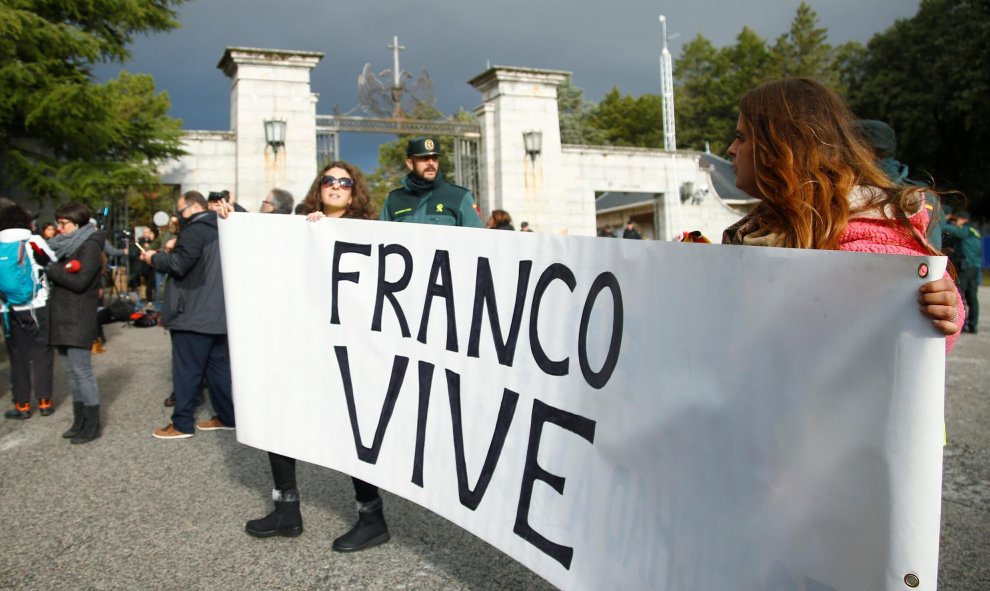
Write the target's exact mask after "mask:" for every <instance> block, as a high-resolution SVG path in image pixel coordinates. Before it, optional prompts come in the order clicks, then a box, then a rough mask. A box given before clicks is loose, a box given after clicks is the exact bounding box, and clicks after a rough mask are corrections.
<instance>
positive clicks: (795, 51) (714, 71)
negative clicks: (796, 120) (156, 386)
mask: <svg viewBox="0 0 990 591" xmlns="http://www.w3.org/2000/svg"><path fill="white" fill-rule="evenodd" d="M863 53H864V49H863V47H862V45H860V44H858V43H846V44H845V45H842V46H840V47H838V48H835V47H832V46H831V45H829V43H828V31H827V30H826V29H824V28H820V27H819V26H818V15H817V14H816V13H815V11H814V10H812V8H811V7H810V6H808V5H807V4H805V3H803V2H802V3H801V5H800V6H798V9H797V13H796V14H795V16H794V20H793V21H792V22H791V28H790V30H789V31H788V32H787V33H786V34H784V35H781V36H780V37H778V38H777V40H776V41H775V42H774V44H773V46H772V47H768V46H767V42H766V41H765V40H763V39H762V38H761V37H760V36H759V35H757V34H756V33H755V32H753V31H752V30H751V29H749V28H748V27H743V30H742V31H740V32H739V35H738V36H737V37H736V43H735V45H731V46H728V47H722V48H716V47H715V46H714V45H712V43H711V42H710V41H709V40H708V39H706V38H705V37H704V36H702V35H698V37H696V38H695V39H694V40H692V41H691V42H689V43H687V44H686V45H684V48H683V52H682V54H681V56H680V57H679V58H678V59H677V60H676V62H675V64H674V74H675V87H674V96H675V100H676V104H677V111H676V125H677V144H678V146H681V147H686V148H694V149H702V148H703V147H704V145H705V143H706V142H708V143H709V145H710V148H711V151H712V152H714V153H716V154H724V153H725V151H726V149H728V147H729V144H730V143H731V141H732V137H733V134H734V130H735V125H736V119H738V117H739V107H738V104H737V103H738V101H739V97H741V96H742V95H743V94H745V93H746V91H747V90H749V89H751V88H753V87H754V86H756V85H758V84H759V83H761V82H763V81H764V80H769V79H773V78H783V77H794V76H807V77H811V78H815V79H817V80H819V81H821V82H823V83H824V84H826V85H828V86H830V87H832V88H833V89H835V90H836V91H837V92H838V93H839V94H840V95H841V94H844V93H845V89H846V88H848V87H849V85H851V84H854V83H855V81H856V80H857V77H858V76H859V68H860V65H861V63H862V59H863Z"/></svg>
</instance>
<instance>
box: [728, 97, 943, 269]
mask: <svg viewBox="0 0 990 591" xmlns="http://www.w3.org/2000/svg"><path fill="white" fill-rule="evenodd" d="M739 110H740V114H741V116H742V118H743V120H744V121H745V123H746V124H747V126H748V127H749V130H750V134H751V136H752V142H753V163H752V164H753V170H754V172H755V177H756V179H755V180H756V186H757V189H758V190H759V192H760V194H761V196H762V198H763V201H764V203H765V204H766V206H767V208H768V210H769V212H768V213H769V216H768V219H769V223H770V224H771V226H772V227H771V228H770V229H771V230H772V231H774V232H776V233H779V234H781V235H783V236H784V246H787V247H791V248H816V249H836V248H838V245H839V240H840V237H841V236H842V232H843V230H845V228H846V226H847V225H848V223H849V217H850V214H851V213H855V212H853V211H851V205H850V203H849V195H850V194H851V193H852V192H853V189H854V188H855V187H857V186H860V185H862V186H866V187H875V188H876V189H879V190H877V191H873V197H872V198H871V199H870V201H869V202H868V203H865V204H858V205H859V206H861V207H860V208H861V209H876V210H877V211H880V212H885V214H886V215H890V213H892V214H893V216H894V217H895V218H897V219H898V221H900V222H901V224H900V225H901V226H902V227H904V229H905V230H906V231H907V232H909V233H911V234H912V235H913V236H914V237H915V238H916V239H918V240H919V242H921V243H922V244H925V245H927V243H926V241H925V240H924V238H923V237H921V236H919V235H918V234H917V232H915V231H914V230H913V229H912V227H911V224H910V223H909V222H908V220H907V216H906V215H905V212H906V211H916V210H917V204H918V201H919V198H920V197H919V195H920V193H919V191H918V190H917V188H916V187H915V188H906V187H901V186H898V185H896V184H895V183H894V182H893V181H891V180H890V179H888V178H887V176H886V175H885V174H884V173H883V171H882V170H880V169H879V168H878V167H877V166H876V164H875V162H874V155H873V151H872V150H871V149H870V148H869V147H868V146H867V145H866V144H865V143H864V142H863V140H862V138H861V136H860V134H859V133H858V131H857V130H856V128H855V126H854V125H853V117H852V114H851V113H850V112H849V110H848V109H847V108H846V106H845V104H844V103H843V102H842V99H840V98H839V97H838V96H837V95H836V94H835V93H834V92H832V91H831V90H829V89H828V88H826V87H825V86H823V85H822V84H820V83H818V82H816V81H814V80H811V79H808V78H790V79H784V80H774V81H771V82H766V83H764V84H761V85H760V86H758V87H756V88H754V89H753V90H750V91H749V92H747V93H746V94H745V95H743V97H742V99H740V101H739Z"/></svg>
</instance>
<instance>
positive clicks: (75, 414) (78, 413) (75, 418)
mask: <svg viewBox="0 0 990 591" xmlns="http://www.w3.org/2000/svg"><path fill="white" fill-rule="evenodd" d="M83 417H84V415H83V403H82V402H73V403H72V426H71V427H69V430H68V431H66V432H65V433H62V437H65V438H66V439H72V438H73V437H75V436H76V435H79V432H80V431H82V428H83Z"/></svg>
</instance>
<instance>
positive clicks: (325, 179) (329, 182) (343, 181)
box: [320, 174, 354, 189]
mask: <svg viewBox="0 0 990 591" xmlns="http://www.w3.org/2000/svg"><path fill="white" fill-rule="evenodd" d="M334 183H337V186H338V187H340V188H341V189H350V188H351V187H353V186H354V179H349V178H339V179H338V178H337V177H332V176H330V175H328V174H327V175H324V176H322V177H320V184H321V185H323V186H324V187H331V186H333V184H334Z"/></svg>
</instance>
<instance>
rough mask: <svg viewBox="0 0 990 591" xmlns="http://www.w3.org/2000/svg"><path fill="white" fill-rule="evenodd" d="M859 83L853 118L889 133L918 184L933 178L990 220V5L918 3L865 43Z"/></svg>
mask: <svg viewBox="0 0 990 591" xmlns="http://www.w3.org/2000/svg"><path fill="white" fill-rule="evenodd" d="M857 76H858V82H859V83H858V84H857V85H856V86H852V87H850V89H849V92H850V95H849V102H850V105H851V106H852V108H853V110H854V112H856V113H857V114H858V115H859V116H861V117H864V118H870V119H880V120H883V121H885V122H887V123H888V124H889V125H890V126H891V127H893V128H894V130H895V131H896V132H897V140H898V158H899V159H900V160H902V161H903V162H905V163H907V164H908V165H909V166H910V168H911V170H912V171H913V172H914V173H915V175H916V176H917V178H926V176H927V175H929V174H930V175H932V177H934V179H935V182H936V184H937V185H939V186H941V187H945V188H953V189H958V190H961V191H962V192H963V193H964V195H965V196H966V197H968V199H969V201H970V204H969V205H967V207H971V208H972V209H975V210H978V211H980V212H981V214H982V215H983V216H987V215H990V202H988V199H987V188H986V187H987V184H988V182H990V178H988V177H990V174H988V169H987V162H990V102H988V101H987V96H990V2H988V1H987V0H922V2H921V6H920V8H919V10H918V13H917V14H916V15H915V16H914V17H913V18H910V19H903V20H898V21H897V22H896V23H895V24H894V25H893V26H891V27H890V28H889V29H887V30H886V31H883V32H882V33H878V34H877V35H874V36H873V38H872V39H870V42H869V43H868V44H867V49H866V55H865V56H864V57H863V59H862V63H861V65H860V68H859V72H858V74H857ZM956 205H959V204H956Z"/></svg>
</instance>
